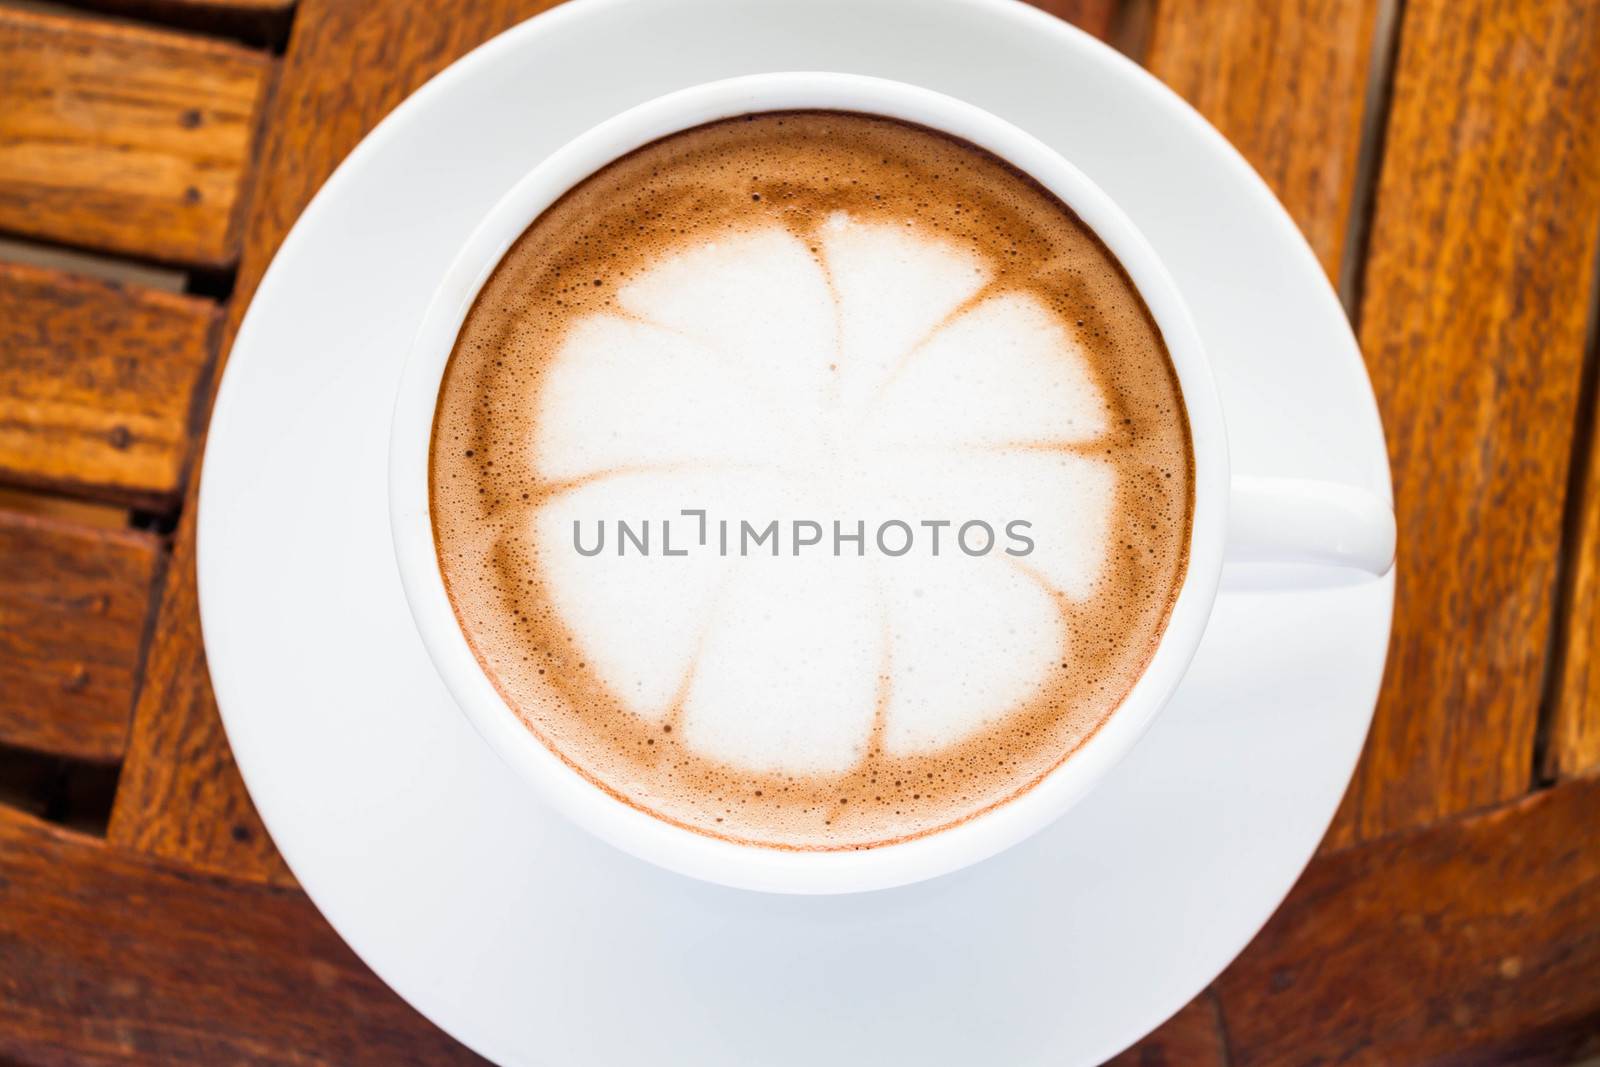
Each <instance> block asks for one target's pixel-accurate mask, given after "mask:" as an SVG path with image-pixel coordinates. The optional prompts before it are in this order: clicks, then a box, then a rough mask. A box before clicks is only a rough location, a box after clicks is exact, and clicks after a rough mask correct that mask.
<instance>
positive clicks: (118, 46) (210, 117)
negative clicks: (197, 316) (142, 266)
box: [0, 8, 272, 267]
mask: <svg viewBox="0 0 1600 1067" xmlns="http://www.w3.org/2000/svg"><path fill="white" fill-rule="evenodd" d="M271 64H272V60H271V57H270V56H267V55H266V54H264V53H258V52H253V51H250V50H247V49H244V48H240V47H237V46H234V45H229V44H224V43H221V42H217V41H208V40H204V39H202V38H199V37H192V36H188V35H183V34H176V33H169V32H165V31H158V30H150V29H145V28H142V27H137V26H129V25H122V24H111V23H102V22H96V21H93V20H89V19H81V18H64V17H58V16H55V15H45V14H38V13H34V12H29V11H20V10H13V9H10V8H0V229H5V230H9V231H11V232H13V233H17V234H23V235H26V236H29V237H36V238H44V239H47V240H52V241H60V242H64V243H67V244H73V245H83V246H88V247H93V248H98V249H104V250H107V251H112V252H119V253H128V254H132V255H135V256H141V257H148V258H151V259H158V260H165V261H172V262H181V263H192V264H199V265H203V266H209V267H221V266H226V265H229V264H231V263H232V262H233V261H234V259H235V258H236V253H237V248H238V219H237V212H236V208H237V206H238V204H239V197H240V190H241V187H242V185H243V184H244V180H245V177H246V171H247V169H248V167H249V165H250V161H251V158H252V156H253V147H254V141H255V135H256V129H257V126H258V124H259V120H260V111H261V108H262V106H263V103H264V99H265V96H266V90H267V81H268V77H269V74H270V71H271Z"/></svg>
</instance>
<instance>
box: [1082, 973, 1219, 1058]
mask: <svg viewBox="0 0 1600 1067" xmlns="http://www.w3.org/2000/svg"><path fill="white" fill-rule="evenodd" d="M1228 1063H1229V1061H1228V1050H1227V1044H1226V1042H1225V1041H1224V1039H1223V1034H1222V1020H1221V1017H1220V1016H1219V1014H1218V1012H1217V1002H1216V997H1215V996H1214V995H1213V994H1212V993H1211V991H1210V990H1207V991H1206V992H1204V993H1201V994H1200V995H1199V996H1198V997H1195V998H1194V999H1193V1000H1191V1001H1190V1002H1189V1003H1188V1004H1185V1005H1184V1006H1183V1007H1182V1008H1180V1009H1178V1013H1177V1014H1176V1015H1174V1016H1173V1017H1172V1018H1170V1019H1168V1020H1167V1021H1166V1022H1164V1023H1162V1024H1161V1025H1160V1026H1158V1027H1157V1028H1156V1029H1155V1030H1154V1031H1152V1032H1151V1033H1150V1034H1148V1035H1147V1036H1145V1037H1144V1038H1143V1039H1142V1040H1140V1041H1139V1042H1138V1043H1137V1044H1135V1045H1134V1046H1133V1047H1132V1048H1129V1049H1127V1050H1126V1051H1125V1052H1123V1053H1121V1054H1120V1055H1117V1056H1113V1057H1112V1058H1111V1059H1109V1060H1107V1061H1106V1067H1228Z"/></svg>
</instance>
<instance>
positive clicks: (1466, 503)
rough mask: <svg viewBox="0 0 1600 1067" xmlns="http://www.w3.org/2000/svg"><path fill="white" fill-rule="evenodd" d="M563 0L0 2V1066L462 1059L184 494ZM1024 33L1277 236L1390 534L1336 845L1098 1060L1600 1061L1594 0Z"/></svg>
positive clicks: (1406, 5) (1152, 12)
mask: <svg viewBox="0 0 1600 1067" xmlns="http://www.w3.org/2000/svg"><path fill="white" fill-rule="evenodd" d="M663 2H670V0H663ZM547 6H549V0H471V2H462V3H455V4H437V5H431V4H424V3H415V2H412V0H302V2H301V3H300V4H299V6H298V7H292V6H291V0H84V2H83V3H82V5H81V7H78V8H59V9H58V8H50V9H40V8H38V7H30V8H12V7H3V6H0V234H3V235H4V237H3V239H0V1062H6V1063H10V1062H17V1063H25V1064H41V1063H63V1064H100V1063H126V1062H141V1063H143V1062H151V1063H169V1062H197V1063H206V1064H212V1063H224V1062H256V1061H262V1062H268V1061H282V1062H293V1063H312V1062H315V1063H322V1062H329V1063H368V1062H370V1063H381V1064H396V1063H410V1062H422V1063H443V1062H453V1061H457V1060H462V1061H464V1060H469V1059H471V1058H472V1057H471V1055H470V1054H469V1053H467V1052H466V1051H465V1050H463V1049H461V1048H460V1047H459V1046H457V1045H455V1044H454V1043H453V1042H452V1041H451V1040H450V1039H449V1038H448V1037H446V1036H444V1035H443V1034H441V1033H440V1032H438V1031H437V1030H435V1029H434V1028H433V1027H431V1026H430V1025H429V1024H428V1023H426V1022H425V1021H424V1020H423V1019H422V1018H421V1017H420V1016H418V1015H417V1014H416V1013H414V1012H413V1011H412V1010H411V1009H410V1008H408V1007H407V1006H406V1005H405V1004H403V1003H402V1002H401V1001H400V1000H399V999H398V998H397V997H396V996H395V995H394V994H392V993H390V992H389V991H388V990H387V989H386V988H385V987H384V986H383V985H382V984H381V983H380V982H379V981H378V980H377V979H376V978H374V977H373V976H372V975H371V973H370V972H368V971H367V970H366V968H365V967H364V966H363V965H362V964H361V963H360V962H359V961H358V960H357V959H356V958H355V957H354V956H353V955H352V954H351V953H350V951H349V950H348V949H347V948H345V946H344V945H343V943H342V942H340V941H339V939H338V938H337V937H336V936H335V935H334V933H333V931H332V930H331V929H330V928H329V927H328V926H327V924H326V923H325V922H324V921H323V920H322V918H321V917H320V916H319V915H318V914H317V912H316V910H315V909H314V908H313V907H312V906H311V905H310V903H309V902H308V901H307V900H306V898H305V896H304V895H303V894H302V893H301V892H300V891H299V889H298V888H297V887H296V886H295V883H294V880H293V878H292V877H291V876H290V874H289V873H288V871H287V870H286V868H285V867H284V865H283V863H282V861H281V860H280V859H279V858H278V855H277V853H276V852H275V851H274V849H273V846H272V843H271V841H270V840H269V839H268V838H267V835H266V833H265V832H264V830H263V829H262V826H261V824H260V822H259V821H258V819H257V817H256V815H255V813H254V811H253V809H252V808H251V805H250V801H249V799H248V797H247V796H246V794H245V791H244V788H243V786H242V784H241V783H240V780H239V777H238V773H237V771H236V770H235V768H234V764H233V760H232V757H231V755H230V754H229V751H228V746H227V743H226V741H225V739H224V737H223V733H222V728H221V725H220V723H219V721H218V718H217V712H216V707H215V705H214V703H213V700H212V695H211V690H210V687H209V684H208V682H207V678H206V668H205V658H204V653H203V650H202V648H201V644H200V635H199V628H198V621H197V618H196V613H195V582H194V547H195V546H194V517H195V507H194V501H195V489H196V485H197V482H198V479H197V478H196V469H195V468H196V461H197V457H198V454H199V445H200V443H201V439H202V438H203V436H204V430H205V423H206V416H207V412H208V410H209V399H210V397H211V395H212V391H213V388H214V386H215V382H216V379H217V376H218V375H217V372H218V369H219V367H220V364H221V362H222V361H223V360H224V359H226V356H227V349H228V344H229V341H230V339H231V337H232V335H233V332H234V330H235V329H236V327H237V324H238V322H239V319H240V315H241V313H242V311H243V309H244V307H245V305H246V303H247V302H248V301H249V298H250V295H251V293H252V292H253V291H254V289H255V286H256V284H257V283H258V282H259V280H260V278H261V275H262V271H263V269H264V268H265V267H266V265H267V262H268V261H269V260H270V259H271V257H272V254H273V251H274V249H275V248H276V247H277V245H278V243H279V241H280V240H281V239H282V238H283V236H284V234H285V233H286V232H287V230H288V228H289V226H290V225H291V224H292V223H293V222H294V219H295V217H296V215H298V214H299V212H300V210H301V209H302V208H303V207H304V206H305V204H306V202H307V201H308V200H309V198H310V197H311V195H312V193H313V192H314V191H315V190H316V188H317V186H318V185H319V184H321V182H322V181H323V179H324V178H325V177H326V176H327V175H328V173H329V172H330V171H331V170H332V169H333V167H334V166H335V165H336V164H337V163H338V162H339V160H340V159H341V158H342V157H343V156H344V154H345V153H346V152H348V151H349V150H350V149H351V147H353V146H354V145H355V143H356V142H357V141H358V140H359V139H360V138H361V136H362V135H363V134H364V133H365V132H366V131H367V130H369V129H370V128H371V127H372V126H373V124H374V123H376V122H377V121H378V120H379V119H380V118H381V117H382V116H383V115H384V114H385V113H386V112H387V111H389V110H390V109H391V108H392V107H394V106H395V105H396V104H397V103H399V102H400V100H401V99H402V98H403V97H405V95H406V94H407V93H409V92H411V91H412V90H413V89H415V88H416V87H417V86H418V85H420V84H421V83H422V82H423V81H425V80H426V79H427V78H428V77H430V76H431V75H432V74H434V73H435V72H437V71H438V70H439V69H441V68H442V67H444V66H445V65H446V64H447V63H449V62H450V61H451V60H453V59H454V58H456V57H457V56H458V55H460V54H461V53H463V52H465V51H466V50H467V49H469V48H471V47H472V46H473V45H476V44H477V43H478V42H480V41H482V40H484V39H485V38H487V37H489V36H490V35H492V34H494V33H496V32H498V31H499V30H501V29H503V28H505V27H507V26H509V25H511V24H512V23H514V22H517V21H518V20H520V19H522V18H524V17H526V16H528V15H531V14H533V13H535V12H536V11H538V10H540V9H541V8H544V7H547ZM1044 6H1047V7H1049V8H1050V9H1051V10H1052V11H1054V12H1055V13H1056V14H1058V15H1060V16H1062V17H1065V18H1068V19H1071V20H1072V21H1074V22H1077V23H1078V24H1079V25H1081V26H1082V27H1084V28H1085V29H1087V30H1089V31H1090V32H1092V33H1096V34H1099V35H1101V36H1103V37H1106V38H1107V39H1109V40H1111V41H1112V42H1113V43H1114V44H1116V45H1117V46H1118V47H1120V48H1122V49H1123V50H1124V51H1127V52H1128V53H1129V54H1131V55H1133V56H1134V57H1135V58H1137V59H1139V60H1140V61H1141V62H1143V63H1144V64H1146V65H1147V66H1148V67H1149V68H1150V69H1151V70H1153V71H1154V72H1155V73H1156V74H1157V75H1159V76H1160V77H1161V78H1163V79H1165V80H1166V81H1167V82H1168V83H1169V84H1170V85H1172V86H1173V87H1174V88H1175V89H1177V90H1178V91H1179V92H1180V93H1182V94H1183V95H1185V96H1186V97H1187V98H1188V99H1189V100H1190V101H1192V102H1193V103H1194V105H1195V106H1196V107H1197V108H1199V109H1200V110H1201V111H1202V112H1204V113H1205V114H1206V115H1207V116H1208V117H1209V118H1210V119H1211V120H1212V121H1213V122H1214V123H1216V124H1217V125H1218V126H1219V127H1220V128H1221V129H1222V130H1223V132H1225V133H1226V134H1227V135H1228V136H1229V137H1230V138H1232V139H1233V141H1234V143H1236V144H1237V145H1238V146H1239V148H1240V149H1241V150H1242V151H1243V152H1244V154H1245V155H1246V156H1247V157H1249V158H1250V160H1251V161H1252V162H1253V163H1254V164H1255V166H1256V167H1257V168H1258V169H1260V171H1261V172H1262V174H1263V175H1265V176H1266V178H1267V180H1268V181H1269V182H1270V183H1271V184H1272V186H1273V187H1274V189H1276V191H1277V193H1278V195H1279V196H1280V197H1281V198H1282V199H1283V201H1284V203H1285V204H1286V205H1288V207H1289V210H1290V211H1291V212H1292V213H1293V215H1294V216H1295V218H1296V219H1297V220H1298V221H1299V223H1300V225H1301V227H1302V228H1303V229H1304V231H1305V233H1306V235H1307V236H1308V237H1309V238H1310V241H1311V244H1312V246H1313V247H1314V248H1315V250H1316V252H1317V254H1318V255H1319V256H1320V257H1321V260H1322V263H1323V265H1324V267H1325V268H1326V269H1327V271H1328V273H1329V275H1330V276H1331V277H1332V278H1334V279H1335V280H1336V282H1337V283H1338V285H1339V288H1340V291H1341V293H1342V295H1343V297H1344V299H1345V302H1346V306H1347V307H1348V308H1349V309H1350V310H1351V314H1352V317H1353V321H1354V323H1355V326H1356V329H1357V332H1358V334H1359V336H1360V339H1361V343H1362V346H1363V348H1364V350H1365V353H1366V359H1367V364H1368V367H1369V368H1370V370H1371V373H1372V377H1373V382H1374V384H1375V386H1376V388H1377V393H1378V400H1379V403H1380V405H1381V407H1382V410H1383V417H1384V422H1385V425H1386V427H1387V430H1388V433H1389V451H1390V455H1391V457H1392V459H1393V463H1394V476H1395V489H1396V494H1397V496H1398V499H1399V522H1400V532H1401V560H1400V594H1399V605H1398V614H1397V616H1396V622H1395V631H1394V640H1393V643H1392V645H1391V648H1390V654H1389V668H1388V676H1387V681H1386V683H1385V688H1384V691H1383V697H1382V700H1381V702H1380V704H1379V707H1378V712H1377V718H1376V720H1375V721H1374V723H1373V727H1372V734H1371V737H1370V738H1369V740H1368V744H1367V750H1366V754H1365V757H1364V759H1363V762H1362V765H1361V768H1360V770H1359V772H1358V774H1357V776H1356V778H1355V781H1354V782H1353V783H1352V785H1351V787H1350V790H1349V793H1348V795H1347V796H1346V798H1345V804H1344V807H1343V809H1342V810H1341V811H1340V813H1339V816H1338V817H1337V819H1336V820H1335V822H1334V825H1333V827H1332V829H1331V830H1330V831H1329V833H1328V836H1327V839H1326V841H1325V842H1324V843H1323V846H1322V850H1321V852H1320V853H1319V854H1318V856H1317V857H1316V859H1315V860H1314V861H1313V862H1312V864H1311V866H1310V869H1309V870H1308V871H1307V872H1306V874H1305V876H1304V877H1303V878H1302V879H1301V880H1300V883H1299V885H1298V887H1297V888H1296V889H1295V890H1294V891H1293V893H1291V895H1290V897H1289V899H1288V900H1287V902H1286V903H1285V904H1284V905H1283V907H1282V908H1281V909H1280V910H1279V911H1278V913H1277V915H1276V916H1275V917H1274V918H1273V919H1272V921H1271V922H1270V923H1269V924H1268V925H1267V927H1266V929H1265V930H1264V931H1262V933H1261V934H1260V936H1258V937H1257V938H1256V940H1255V942H1254V943H1253V944H1252V945H1251V946H1250V947H1249V948H1248V949H1247V950H1246V951H1245V953H1244V954H1243V956H1241V957H1240V958H1239V960H1238V961H1237V962H1235V963H1234V964H1233V965H1232V966H1231V967H1230V968H1229V969H1228V970H1227V972H1226V973H1224V974H1223V975H1222V976H1221V977H1220V978H1219V979H1218V980H1217V982H1216V983H1215V985H1214V986H1213V987H1212V988H1210V989H1208V990H1207V991H1205V992H1204V993H1202V994H1201V995H1200V997H1199V998H1197V999H1196V1000H1195V1001H1194V1002H1193V1003H1191V1004H1190V1005H1189V1006H1188V1007H1186V1008H1184V1009H1183V1010H1182V1011H1180V1012H1179V1013H1178V1014H1177V1015H1176V1016H1175V1017H1174V1018H1173V1019H1172V1020H1170V1021H1169V1022H1168V1023H1167V1024H1166V1025H1165V1026H1163V1027H1162V1028H1161V1029H1160V1030H1158V1031H1157V1032H1156V1033H1155V1034H1153V1035H1151V1036H1150V1037H1149V1038H1147V1039H1146V1040H1145V1041H1143V1042H1141V1043H1140V1044H1139V1045H1138V1046H1136V1047H1135V1049H1133V1050H1130V1051H1129V1052H1128V1053H1126V1054H1124V1056H1123V1057H1121V1058H1119V1062H1125V1063H1129V1064H1166V1063H1170V1064H1201V1065H1206V1064H1234V1065H1241V1067H1242V1065H1249V1064H1321V1063H1334V1062H1337V1063H1377V1064H1399V1065H1404V1064H1421V1063H1435V1062H1440V1061H1447V1062H1450V1063H1508V1062H1516V1063H1565V1062H1570V1061H1571V1060H1573V1059H1575V1058H1580V1057H1582V1056H1586V1055H1592V1054H1595V1053H1600V773H1597V772H1600V463H1597V462H1596V455H1595V449H1596V445H1597V441H1596V434H1597V424H1596V420H1595V411H1594V409H1595V391H1596V363H1597V361H1600V343H1597V341H1596V336H1597V334H1600V330H1597V327H1596V322H1597V320H1600V298H1597V293H1600V288H1597V285H1596V269H1595V268H1596V262H1597V243H1600V0H1581V2H1580V0H1520V2H1513V0H1404V2H1403V3H1390V2H1380V0H1141V2H1135V0H1128V2H1126V3H1122V2H1118V0H1051V2H1049V3H1047V4H1045V5H1044ZM63 250H67V251H63ZM1286 710H1287V711H1292V710H1293V709H1286Z"/></svg>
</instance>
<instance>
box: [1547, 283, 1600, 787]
mask: <svg viewBox="0 0 1600 1067" xmlns="http://www.w3.org/2000/svg"><path fill="white" fill-rule="evenodd" d="M1591 314H1593V315H1597V316H1600V308H1595V309H1593V311H1592V312H1591ZM1590 330H1591V332H1592V333H1594V334H1597V335H1600V322H1594V323H1591V325H1590ZM1590 358H1591V359H1595V358H1600V352H1595V353H1591V356H1590ZM1591 373H1593V368H1591ZM1579 444H1580V446H1581V448H1582V450H1583V456H1584V457H1585V462H1584V464H1583V470H1582V472H1581V478H1580V479H1579V482H1578V486H1579V488H1578V492H1579V499H1578V500H1577V501H1575V502H1574V503H1575V505H1576V508H1577V513H1576V514H1577V522H1576V523H1575V524H1574V526H1573V530H1572V536H1573V541H1572V543H1571V544H1570V545H1569V546H1568V548H1567V573H1566V575H1565V586H1566V588H1565V589H1564V590H1563V595H1562V597H1561V600H1560V601H1559V603H1560V604H1561V606H1562V608H1563V609H1564V617H1563V618H1561V619H1559V620H1558V626H1559V637H1558V640H1559V642H1560V647H1559V648H1558V649H1557V650H1556V661H1555V678H1556V686H1555V693H1554V704H1553V706H1552V708H1551V716H1550V724H1549V732H1548V734H1547V736H1546V738H1545V749H1544V766H1543V772H1544V774H1545V776H1546V777H1548V778H1567V777H1571V776H1572V775H1577V774H1594V773H1596V772H1600V419H1596V420H1594V422H1593V423H1592V424H1591V425H1590V427H1589V433H1588V435H1587V437H1586V438H1585V439H1584V440H1582V441H1580V442H1579Z"/></svg>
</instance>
